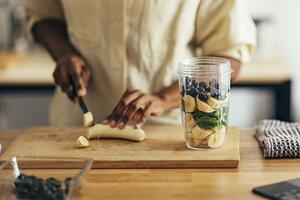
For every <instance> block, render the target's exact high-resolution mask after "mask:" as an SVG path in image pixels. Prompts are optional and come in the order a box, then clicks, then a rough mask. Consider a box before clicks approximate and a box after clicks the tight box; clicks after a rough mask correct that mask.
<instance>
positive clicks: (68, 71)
mask: <svg viewBox="0 0 300 200" xmlns="http://www.w3.org/2000/svg"><path fill="white" fill-rule="evenodd" d="M91 74H92V71H91V69H90V67H89V66H88V65H87V63H86V62H85V60H84V59H83V58H81V57H80V56H78V55H76V54H69V55H64V56H61V57H60V58H59V59H57V63H56V67H55V70H54V72H53V77H54V80H55V83H56V84H57V85H59V86H60V87H61V89H62V91H63V92H65V93H66V94H67V95H68V97H69V98H70V99H71V100H72V101H74V100H75V99H76V96H85V95H86V87H87V84H88V81H89V79H90V77H91ZM70 76H72V78H73V80H74V84H75V88H73V87H72V84H71V83H70V81H69V77H70ZM75 94H76V95H75Z"/></svg>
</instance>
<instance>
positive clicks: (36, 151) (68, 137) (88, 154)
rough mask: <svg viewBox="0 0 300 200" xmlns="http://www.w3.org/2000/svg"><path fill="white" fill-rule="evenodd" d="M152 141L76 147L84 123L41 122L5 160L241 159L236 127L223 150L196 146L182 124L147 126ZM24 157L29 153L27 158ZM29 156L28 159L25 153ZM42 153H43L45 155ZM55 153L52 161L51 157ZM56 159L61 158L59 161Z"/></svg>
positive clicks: (62, 164)
mask: <svg viewBox="0 0 300 200" xmlns="http://www.w3.org/2000/svg"><path fill="white" fill-rule="evenodd" d="M144 130H145V132H146V140H145V141H143V142H132V141H126V140H113V139H102V140H92V141H91V142H90V147H88V148H85V149H76V148H74V142H75V140H76V138H77V137H78V136H79V135H84V132H85V129H83V128H49V127H37V128H31V129H26V130H24V132H23V133H22V134H20V136H19V137H18V138H17V139H16V140H15V141H14V142H13V143H12V144H11V145H10V146H9V148H8V149H7V150H6V151H5V153H4V154H3V155H2V156H1V157H0V160H6V159H8V158H10V157H11V156H12V155H15V156H17V157H18V158H19V165H20V166H21V167H23V168H78V167H80V166H81V164H82V163H80V162H74V160H71V161H70V160H68V159H65V160H64V159H59V158H76V157H80V158H92V159H93V160H94V165H93V168H109V169H111V168H223V167H225V168H226V167H237V166H238V163H239V158H240V155H239V133H238V129H237V128H234V127H230V128H229V129H228V134H227V137H226V141H225V145H224V147H222V148H219V149H209V150H203V151H195V150H190V149H188V148H187V147H186V146H185V142H184V134H183V129H182V128H181V126H146V127H144ZM22 157H23V158H22ZM25 157H26V158H25ZM36 157H42V158H43V159H41V160H39V159H38V158H36ZM45 158H49V160H47V159H45ZM55 158H58V159H57V160H55Z"/></svg>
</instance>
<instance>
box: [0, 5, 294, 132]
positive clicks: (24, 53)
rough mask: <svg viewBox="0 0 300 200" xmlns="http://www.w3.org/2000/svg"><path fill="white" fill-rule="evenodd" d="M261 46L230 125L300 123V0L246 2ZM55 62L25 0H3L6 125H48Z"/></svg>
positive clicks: (2, 120) (1, 98) (1, 93)
mask: <svg viewBox="0 0 300 200" xmlns="http://www.w3.org/2000/svg"><path fill="white" fill-rule="evenodd" d="M244 1H245V3H246V4H247V6H248V8H249V11H250V13H251V15H252V17H253V19H254V20H255V23H256V25H257V28H258V49H257V51H256V53H255V55H253V59H252V61H251V62H250V63H248V64H245V66H244V67H243V69H242V71H241V73H240V75H239V77H238V80H237V81H236V82H235V83H233V89H232V98H231V108H230V124H232V125H239V126H252V125H254V124H255V122H257V121H258V120H260V119H262V118H277V119H281V120H287V121H289V120H292V121H300V104H299V103H298V102H300V93H298V92H297V87H299V86H300V70H299V69H300V68H299V67H300V24H299V21H300V12H299V8H300V1H299V0H285V1H283V0H244ZM53 69H54V62H53V61H52V59H51V58H50V56H49V55H48V54H47V53H46V52H45V50H43V49H42V48H41V47H38V46H37V45H36V44H33V43H32V42H31V41H30V35H28V33H27V31H26V26H25V11H24V8H23V7H22V1H21V0H0V129H8V128H23V127H27V126H32V125H46V124H47V121H48V107H49V104H50V103H51V97H52V93H53V91H54V85H53V79H52V71H53Z"/></svg>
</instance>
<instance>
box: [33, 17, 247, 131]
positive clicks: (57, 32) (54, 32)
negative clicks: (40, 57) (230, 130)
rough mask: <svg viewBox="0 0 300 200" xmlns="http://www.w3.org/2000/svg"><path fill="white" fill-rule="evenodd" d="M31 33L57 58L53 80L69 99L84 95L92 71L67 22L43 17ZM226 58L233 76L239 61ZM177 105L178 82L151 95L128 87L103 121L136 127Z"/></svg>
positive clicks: (118, 125) (120, 125) (236, 72)
mask: <svg viewBox="0 0 300 200" xmlns="http://www.w3.org/2000/svg"><path fill="white" fill-rule="evenodd" d="M33 34H34V37H35V39H36V41H38V42H40V43H41V44H42V45H43V46H45V47H46V48H47V50H48V51H49V52H50V54H51V55H52V57H53V58H54V60H55V61H56V67H55V71H54V73H53V76H54V80H55V83H56V84H57V85H59V86H60V87H61V89H62V91H64V92H65V93H66V94H67V95H68V97H69V98H70V99H71V100H72V101H75V100H76V97H78V96H85V95H86V93H87V91H86V87H87V85H88V81H89V79H90V77H91V75H92V71H91V68H90V67H89V65H88V63H87V62H86V61H85V59H84V58H83V57H82V56H81V55H80V54H79V53H78V52H77V51H76V49H75V48H74V47H73V46H72V45H71V43H70V41H69V38H68V34H67V30H66V25H65V24H64V23H63V22H61V21H58V20H50V19H48V20H43V21H40V22H38V23H36V24H35V25H34V27H33ZM226 58H227V59H229V60H230V62H231V65H232V68H233V70H234V72H233V73H232V79H234V78H235V77H236V76H237V74H238V71H239V69H240V65H241V63H240V61H238V60H236V59H233V58H230V57H226ZM68 76H73V78H74V79H75V87H72V85H71V84H70V82H69V81H68ZM74 94H76V95H74ZM179 104H180V102H179V86H178V81H175V82H174V83H172V84H171V85H170V86H168V87H166V88H163V89H162V90H160V91H158V92H156V93H153V94H150V93H145V92H143V91H140V90H127V91H126V92H125V93H124V94H123V95H122V97H121V99H120V101H119V102H118V104H117V105H116V107H115V108H114V109H113V111H112V113H111V114H110V115H109V116H108V117H107V118H106V119H105V120H104V121H103V122H102V123H103V124H109V125H110V126H111V127H118V128H124V126H125V125H126V124H127V123H128V122H129V121H133V122H134V124H135V127H136V128H140V127H142V126H143V124H144V123H145V122H146V121H147V119H148V118H149V117H150V116H161V115H163V114H165V113H167V112H168V111H170V110H172V109H173V108H177V107H179Z"/></svg>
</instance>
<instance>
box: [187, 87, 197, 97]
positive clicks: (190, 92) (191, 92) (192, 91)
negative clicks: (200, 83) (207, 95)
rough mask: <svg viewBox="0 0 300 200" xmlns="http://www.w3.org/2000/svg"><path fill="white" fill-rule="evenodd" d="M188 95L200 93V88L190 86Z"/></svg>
mask: <svg viewBox="0 0 300 200" xmlns="http://www.w3.org/2000/svg"><path fill="white" fill-rule="evenodd" d="M186 94H187V95H190V96H192V97H196V96H197V95H198V90H197V88H195V87H193V86H192V87H190V88H189V89H188V91H187V93H186Z"/></svg>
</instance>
